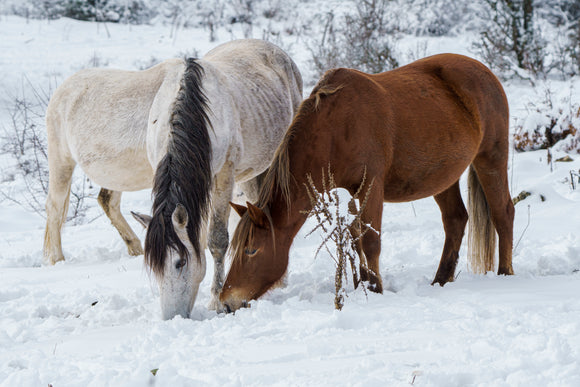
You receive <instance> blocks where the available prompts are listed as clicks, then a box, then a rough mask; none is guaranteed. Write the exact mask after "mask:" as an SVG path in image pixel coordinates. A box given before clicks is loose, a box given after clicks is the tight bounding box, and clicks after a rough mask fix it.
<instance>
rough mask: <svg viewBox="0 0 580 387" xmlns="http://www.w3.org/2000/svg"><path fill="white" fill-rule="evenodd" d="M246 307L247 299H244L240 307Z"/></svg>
mask: <svg viewBox="0 0 580 387" xmlns="http://www.w3.org/2000/svg"><path fill="white" fill-rule="evenodd" d="M247 307H248V301H246V300H244V301H242V308H247Z"/></svg>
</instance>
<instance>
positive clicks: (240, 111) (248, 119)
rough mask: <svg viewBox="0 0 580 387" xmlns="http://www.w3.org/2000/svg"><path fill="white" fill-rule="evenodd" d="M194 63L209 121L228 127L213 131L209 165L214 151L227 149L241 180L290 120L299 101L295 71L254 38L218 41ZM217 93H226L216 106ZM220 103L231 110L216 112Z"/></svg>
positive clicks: (261, 163) (254, 170) (263, 164)
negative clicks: (197, 66) (200, 73)
mask: <svg viewBox="0 0 580 387" xmlns="http://www.w3.org/2000/svg"><path fill="white" fill-rule="evenodd" d="M200 63H202V65H203V67H204V71H205V73H206V75H207V76H206V77H205V78H204V91H205V92H206V93H207V96H208V99H209V101H210V106H211V110H212V113H213V121H214V122H212V126H213V127H214V130H222V129H221V127H228V128H229V129H231V130H233V132H229V133H225V134H223V135H222V136H216V139H215V140H216V142H217V143H216V144H214V150H216V153H215V154H214V155H215V156H216V159H215V164H217V165H218V166H219V165H220V164H221V162H220V160H219V155H220V154H222V155H225V154H226V153H227V152H229V158H230V160H234V164H236V180H237V181H245V180H247V179H249V178H252V177H253V176H256V175H258V174H259V173H261V172H262V171H264V170H265V169H266V168H267V167H268V165H269V164H270V162H271V160H272V156H273V153H274V150H275V149H276V147H277V146H278V144H279V143H280V141H281V140H282V137H283V135H284V133H285V131H286V128H287V127H288V125H289V124H290V122H291V121H292V117H293V116H294V113H295V112H296V110H297V108H298V106H299V104H300V101H301V100H302V78H301V75H300V72H299V71H298V68H297V67H296V64H295V63H294V62H293V61H292V59H291V58H290V57H289V56H288V55H287V54H286V53H285V52H284V51H283V50H282V49H280V48H279V47H277V46H276V45H274V44H272V43H269V42H266V41H262V40H257V39H241V40H234V41H232V42H228V43H226V44H223V45H220V46H218V47H216V48H214V49H213V50H211V51H210V52H208V53H207V54H206V55H205V56H204V57H203V58H202V59H201V60H200ZM226 90H227V91H226ZM223 98H229V103H228V104H221V107H220V105H219V104H214V103H212V100H213V99H223ZM225 106H233V108H234V109H229V108H228V111H222V110H223V108H224V107H225ZM220 109H221V110H220ZM224 121H226V122H224ZM226 138H229V140H230V141H225V140H224V139H226ZM220 141H221V142H223V144H221V145H220V144H219V142H220ZM232 143H233V146H232ZM220 148H221V150H220ZM225 148H228V149H227V150H226V149H225Z"/></svg>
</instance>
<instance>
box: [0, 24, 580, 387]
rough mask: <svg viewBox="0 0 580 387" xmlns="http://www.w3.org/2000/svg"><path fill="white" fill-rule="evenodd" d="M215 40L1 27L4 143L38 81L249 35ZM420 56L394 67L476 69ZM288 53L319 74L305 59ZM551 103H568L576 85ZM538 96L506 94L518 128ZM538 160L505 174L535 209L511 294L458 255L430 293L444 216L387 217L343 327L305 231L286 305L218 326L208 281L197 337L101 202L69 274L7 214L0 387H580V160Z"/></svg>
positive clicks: (132, 29)
mask: <svg viewBox="0 0 580 387" xmlns="http://www.w3.org/2000/svg"><path fill="white" fill-rule="evenodd" d="M207 37H208V33H207V31H203V30H195V29H192V30H188V29H180V30H178V31H177V34H175V33H174V34H173V36H171V27H170V26H163V25H158V26H127V25H115V24H107V29H105V28H104V26H103V25H100V26H97V25H95V24H93V23H84V22H78V21H73V20H69V19H61V20H57V21H50V22H47V21H29V22H27V21H26V20H25V19H21V18H17V17H7V16H2V17H0V73H1V74H2V77H0V90H3V92H2V94H1V95H0V120H1V121H0V125H2V127H6V126H8V125H9V124H10V121H9V119H10V114H9V111H8V110H9V108H10V106H11V103H12V99H13V97H14V95H18V93H21V92H22V90H23V88H24V93H26V85H27V84H28V83H27V82H28V81H29V82H30V83H31V84H33V85H37V86H43V85H45V84H48V82H49V81H48V80H49V79H55V80H56V82H57V83H60V82H62V80H63V79H64V78H65V77H67V76H69V75H71V74H72V73H74V72H75V71H77V70H79V69H80V68H82V67H87V66H88V65H89V63H96V64H97V65H99V66H109V67H118V68H127V69H133V68H134V69H136V68H140V67H142V66H143V65H146V64H147V63H148V62H150V61H151V58H152V57H154V58H157V59H165V58H169V57H174V56H182V55H183V54H184V53H189V54H190V55H193V54H194V53H195V52H197V53H198V54H200V55H202V54H203V53H205V52H207V51H208V50H209V49H210V48H211V47H213V46H215V45H217V44H219V43H220V42H224V41H226V40H228V39H230V38H233V37H241V34H236V33H231V34H226V33H225V32H223V31H221V33H220V34H218V37H219V38H220V41H219V42H215V43H209V42H208V41H207ZM423 40H425V41H426V43H425V44H424V43H422V40H420V39H418V38H405V39H403V40H402V41H401V42H400V43H399V44H400V46H399V49H400V50H401V51H402V52H403V51H404V52H415V53H418V51H421V53H422V54H432V53H436V52H444V51H453V52H459V53H464V54H470V52H469V47H470V44H469V41H468V40H466V39H462V38H449V37H447V38H430V39H426V38H423ZM288 47H291V54H292V55H293V57H295V58H296V61H297V63H298V64H299V66H300V68H301V69H303V73H305V74H310V70H309V64H308V58H309V53H308V52H307V50H306V49H305V48H304V47H303V45H301V44H300V43H296V42H294V43H292V44H288ZM418 54H419V53H418ZM307 77H308V76H306V78H307ZM24 79H26V80H27V81H23V80H24ZM312 81H313V80H311V79H307V84H309V85H310V86H311V83H312ZM551 86H552V87H553V88H555V89H557V90H560V91H561V92H562V93H564V94H565V93H568V94H570V92H569V91H568V90H569V89H570V88H569V83H563V82H559V81H553V83H552V84H551ZM536 90H537V89H532V88H531V87H530V85H529V83H523V82H513V83H509V84H507V85H506V91H507V93H508V97H509V99H510V104H511V107H512V115H513V121H514V123H517V122H519V121H520V120H522V119H523V117H524V115H525V106H526V103H527V102H528V101H537V100H538V98H539V97H538V96H537V95H536V94H537V93H541V91H540V92H538V91H536ZM309 91H310V90H309V88H308V87H307V88H306V90H305V94H308V93H309ZM574 98H577V97H574ZM540 99H541V98H540ZM576 100H578V99H576ZM563 155H564V154H563V153H558V152H554V155H553V159H554V160H555V159H557V158H559V157H561V156H563ZM546 156H547V155H546V151H536V152H527V153H516V154H514V155H513V157H512V158H511V162H510V171H509V173H510V180H511V189H512V195H513V196H516V195H517V194H518V193H519V192H520V191H522V190H526V191H529V192H531V193H532V195H531V196H530V197H528V198H527V199H526V200H524V201H522V202H520V203H518V204H517V205H516V221H515V228H514V231H515V232H514V234H515V240H514V242H515V243H517V245H516V247H515V249H514V270H515V272H516V275H515V276H513V277H503V276H496V275H494V274H492V273H488V274H487V275H484V276H480V275H473V274H470V273H469V270H468V269H467V265H466V259H465V249H462V251H461V253H460V262H459V265H458V268H457V272H456V274H457V279H456V281H455V282H454V283H450V284H447V285H446V286H445V287H443V288H441V287H439V286H431V285H430V282H431V280H432V277H433V275H434V274H435V271H436V268H437V265H438V262H439V257H440V254H441V250H442V246H443V240H444V234H443V228H442V224H441V221H440V213H439V210H438V208H437V206H436V204H435V202H434V201H433V200H432V199H425V200H420V201H417V202H414V203H412V204H411V203H404V204H385V210H384V216H383V224H382V230H383V233H382V253H381V265H382V270H381V275H382V277H383V281H384V284H385V294H383V295H376V294H372V293H369V294H368V295H365V294H364V293H363V292H362V291H361V290H357V291H354V290H352V289H350V291H349V293H348V295H349V296H348V298H347V299H346V301H345V306H344V308H343V310H342V311H340V312H338V311H335V310H334V309H333V298H334V293H333V291H334V263H333V262H332V260H331V259H330V258H329V257H328V256H325V255H323V254H321V255H320V256H319V257H318V258H317V259H316V260H315V259H314V258H313V256H314V252H315V250H316V247H317V245H318V243H319V239H318V238H317V236H316V235H313V236H310V237H308V238H306V237H305V235H306V231H308V230H310V228H311V227H310V226H311V225H309V224H306V225H305V227H304V228H303V231H301V233H300V234H299V235H298V237H297V238H296V240H295V243H294V245H293V248H292V251H291V257H290V266H289V275H288V278H287V286H286V287H285V288H281V289H277V290H274V291H272V292H270V293H269V294H267V295H266V296H264V297H263V298H262V299H261V300H259V301H254V302H252V304H251V308H249V309H243V310H240V311H239V312H237V313H236V314H235V315H217V314H216V313H214V312H210V311H208V310H207V309H206V307H205V305H206V304H207V303H208V302H209V297H210V294H209V287H210V281H211V276H210V275H207V276H206V279H205V280H204V282H203V283H202V285H201V287H200V293H199V295H198V299H197V302H196V305H195V308H194V311H193V316H192V319H188V320H185V319H182V318H175V319H173V320H171V321H162V320H161V319H160V311H159V300H158V297H159V295H158V290H157V286H156V284H155V282H154V280H153V278H151V277H150V276H149V274H148V272H147V271H146V270H145V269H144V266H143V258H142V257H138V258H132V257H129V256H128V254H127V252H126V248H125V245H124V243H123V242H122V240H121V239H120V238H119V236H118V235H117V232H116V231H115V230H114V229H113V228H112V227H111V225H110V224H109V221H108V220H107V218H106V217H105V216H103V215H102V212H101V210H100V209H99V208H98V206H97V205H96V201H95V200H94V199H93V202H92V204H91V207H90V209H89V211H88V214H87V216H86V219H87V220H88V221H87V222H85V223H84V224H81V225H67V226H65V228H64V233H63V234H64V235H63V246H64V252H65V255H66V257H67V261H66V262H63V263H59V264H57V265H56V266H54V267H49V266H43V265H42V251H41V250H42V239H43V232H44V231H43V227H44V221H43V219H42V218H41V217H40V216H38V215H36V214H34V213H31V212H27V211H25V210H24V209H22V208H21V207H18V206H16V205H14V204H12V203H10V202H8V201H3V202H0V386H46V385H49V384H50V385H53V386H55V387H56V386H108V385H111V386H144V385H158V386H192V385H219V386H225V385H230V386H238V385H244V386H245V385H297V386H298V385H299V386H308V385H310V386H324V385H328V386H335V385H360V386H375V385H376V386H403V385H409V384H412V385H417V386H466V385H486V386H579V385H580V297H579V295H580V273H579V270H580V228H579V225H580V220H579V219H578V213H580V189H576V190H574V189H572V187H571V184H570V176H571V175H570V171H571V170H572V171H578V170H579V168H580V157H579V156H578V155H575V154H572V155H571V156H572V158H573V159H574V161H572V162H554V163H553V164H552V166H550V165H548V164H547V162H546ZM2 160H4V159H0V161H2ZM2 168H5V165H2ZM463 183H464V182H463ZM3 184H4V186H3V187H0V188H4V187H5V186H6V185H7V184H8V183H3ZM463 190H464V191H465V184H463ZM542 198H543V199H542ZM150 204H151V203H150V193H149V192H148V191H143V192H136V193H127V194H125V195H124V197H123V204H122V206H123V212H124V214H125V215H127V218H128V220H129V222H130V224H131V226H132V227H133V228H134V229H135V230H137V232H138V233H139V235H140V236H141V237H143V236H144V232H143V231H142V230H141V228H140V226H139V225H138V224H137V223H136V222H135V221H133V220H132V219H130V216H128V215H129V210H137V211H141V212H145V213H147V212H148V211H149V209H150ZM233 225H235V219H232V220H231V226H233ZM210 256H211V255H210V254H209V252H208V257H210ZM212 270H213V266H212V262H211V260H210V261H209V262H208V273H211V272H212ZM154 370H157V371H156V372H154ZM154 374H155V375H154Z"/></svg>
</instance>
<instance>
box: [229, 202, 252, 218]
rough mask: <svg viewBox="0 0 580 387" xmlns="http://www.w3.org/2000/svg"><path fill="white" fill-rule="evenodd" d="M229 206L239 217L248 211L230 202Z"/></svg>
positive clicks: (246, 208)
mask: <svg viewBox="0 0 580 387" xmlns="http://www.w3.org/2000/svg"><path fill="white" fill-rule="evenodd" d="M230 206H232V208H233V209H234V211H236V212H237V213H238V215H240V217H242V216H244V214H245V213H246V212H247V211H248V207H244V206H242V205H241V204H236V203H232V202H230Z"/></svg>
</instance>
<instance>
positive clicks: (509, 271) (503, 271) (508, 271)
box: [497, 266, 514, 275]
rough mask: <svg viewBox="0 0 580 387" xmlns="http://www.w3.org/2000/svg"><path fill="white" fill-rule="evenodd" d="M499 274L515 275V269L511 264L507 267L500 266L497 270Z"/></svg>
mask: <svg viewBox="0 0 580 387" xmlns="http://www.w3.org/2000/svg"><path fill="white" fill-rule="evenodd" d="M497 274H498V275H514V269H513V268H512V267H511V266H510V267H507V268H502V267H500V268H499V269H498V270H497Z"/></svg>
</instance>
